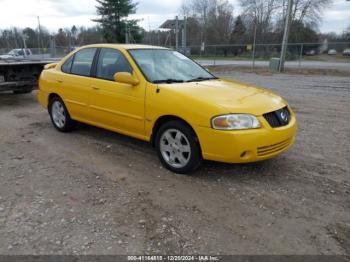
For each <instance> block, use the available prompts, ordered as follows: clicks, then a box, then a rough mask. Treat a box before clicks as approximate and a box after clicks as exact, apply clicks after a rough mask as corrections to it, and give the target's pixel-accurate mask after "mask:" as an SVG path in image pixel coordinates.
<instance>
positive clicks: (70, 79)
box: [58, 48, 97, 121]
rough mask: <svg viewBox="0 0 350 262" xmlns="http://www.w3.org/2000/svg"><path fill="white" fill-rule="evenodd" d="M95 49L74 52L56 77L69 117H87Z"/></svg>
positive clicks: (82, 118)
mask: <svg viewBox="0 0 350 262" xmlns="http://www.w3.org/2000/svg"><path fill="white" fill-rule="evenodd" d="M96 51H97V49H96V48H86V49H82V50H80V51H78V52H77V53H75V55H74V56H72V57H71V58H69V59H68V60H67V61H66V62H65V63H64V64H63V66H62V68H61V71H62V74H61V76H60V77H59V78H58V85H59V86H61V87H60V88H59V92H60V95H61V94H62V95H61V96H62V98H63V100H64V102H65V104H66V106H67V108H68V111H69V113H70V114H71V117H72V118H73V119H76V120H85V121H86V120H88V119H89V107H88V102H89V96H90V95H91V77H90V75H91V70H92V64H93V60H94V57H95V54H96Z"/></svg>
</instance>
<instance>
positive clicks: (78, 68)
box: [71, 48, 96, 76]
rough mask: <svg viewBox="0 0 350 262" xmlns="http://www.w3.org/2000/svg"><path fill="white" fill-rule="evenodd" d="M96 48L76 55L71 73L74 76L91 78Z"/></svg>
mask: <svg viewBox="0 0 350 262" xmlns="http://www.w3.org/2000/svg"><path fill="white" fill-rule="evenodd" d="M95 53H96V48H87V49H83V50H81V51H78V52H77V53H76V54H75V55H74V60H73V65H72V69H71V73H72V74H74V75H81V76H90V72H91V67H92V63H93V60H94V56H95Z"/></svg>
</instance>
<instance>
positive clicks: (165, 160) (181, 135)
mask: <svg viewBox="0 0 350 262" xmlns="http://www.w3.org/2000/svg"><path fill="white" fill-rule="evenodd" d="M156 150H157V154H158V157H159V159H160V162H161V163H162V165H163V166H164V167H165V168H167V169H168V170H170V171H172V172H174V173H177V174H190V173H193V172H194V171H196V170H197V169H198V168H199V167H200V166H201V164H202V161H203V160H202V153H201V149H200V145H199V142H198V138H197V136H196V134H195V133H194V131H193V130H192V129H191V128H190V127H189V126H188V125H187V124H185V123H183V122H181V121H170V122H167V123H165V124H163V125H162V126H161V127H160V129H159V131H158V133H157V135H156Z"/></svg>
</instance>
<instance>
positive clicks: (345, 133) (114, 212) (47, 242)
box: [0, 72, 350, 255]
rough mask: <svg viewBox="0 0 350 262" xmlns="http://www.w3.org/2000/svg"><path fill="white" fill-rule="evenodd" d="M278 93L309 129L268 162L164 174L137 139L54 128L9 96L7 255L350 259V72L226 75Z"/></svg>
mask: <svg viewBox="0 0 350 262" xmlns="http://www.w3.org/2000/svg"><path fill="white" fill-rule="evenodd" d="M220 74H222V75H224V76H226V77H231V78H236V79H239V80H242V81H245V82H251V83H255V84H258V85H261V86H265V87H268V88H271V89H273V90H275V91H277V92H278V93H280V94H281V95H282V96H284V97H285V98H286V99H287V100H288V101H289V102H290V104H291V105H292V107H293V108H294V109H295V111H296V113H297V116H298V120H299V126H300V127H299V134H298V138H297V141H296V144H295V146H294V147H293V148H292V149H291V150H290V151H289V152H287V153H285V154H283V155H281V156H280V157H278V158H276V159H273V160H269V161H266V162H262V163H257V164H249V165H226V164H220V163H213V162H207V163H205V165H204V167H203V168H202V169H201V170H200V171H199V172H197V173H196V174H195V175H194V176H181V175H174V174H172V173H170V172H168V171H166V170H164V169H163V168H161V167H160V164H159V161H158V159H157V157H156V154H155V152H154V150H153V149H152V148H151V147H150V146H149V145H148V144H147V143H144V142H141V141H138V140H134V139H131V138H128V137H124V136H121V135H118V134H115V133H111V132H108V131H104V130H101V129H98V128H94V127H90V126H86V125H81V126H79V128H78V129H77V130H76V131H74V132H72V133H70V134H61V133H59V132H57V131H55V130H54V129H53V127H52V126H51V123H50V121H49V117H48V115H47V112H46V111H45V110H43V109H42V108H41V107H40V106H39V105H38V104H37V103H36V100H35V93H33V94H30V95H20V96H14V95H12V94H0V126H1V127H0V181H1V183H0V254H148V253H152V254H169V253H171V254H195V253H201V254H213V255H214V254H347V255H349V254H350V201H349V200H350V139H349V136H350V123H349V115H350V77H330V76H313V77H308V76H295V75H293V76H292V75H274V76H272V75H256V74H249V73H238V72H234V73H232V72H231V73H220Z"/></svg>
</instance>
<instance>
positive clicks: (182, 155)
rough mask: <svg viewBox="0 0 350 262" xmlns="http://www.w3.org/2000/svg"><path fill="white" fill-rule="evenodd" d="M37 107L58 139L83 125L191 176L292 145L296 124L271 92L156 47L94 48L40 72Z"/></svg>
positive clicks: (271, 154) (267, 155) (276, 152)
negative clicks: (148, 149)
mask: <svg viewBox="0 0 350 262" xmlns="http://www.w3.org/2000/svg"><path fill="white" fill-rule="evenodd" d="M38 100H39V102H40V104H41V105H42V106H43V107H45V108H47V109H48V112H49V114H50V117H51V120H52V123H53V125H54V127H55V128H56V129H57V130H59V131H61V132H68V131H70V130H72V128H73V127H74V124H75V123H76V122H83V123H87V124H90V125H94V126H97V127H101V128H105V129H108V130H111V131H115V132H118V133H121V134H124V135H128V136H131V137H135V138H138V139H142V140H145V141H149V142H150V143H152V145H153V146H154V147H155V148H156V151H157V153H158V156H159V159H160V161H161V162H162V164H163V165H164V166H165V167H166V168H168V169H169V170H171V171H173V172H175V173H180V174H183V173H191V172H193V171H195V170H196V169H197V168H199V167H200V165H201V163H202V161H203V159H206V160H214V161H220V162H226V163H248V162H256V161H261V160H265V159H269V158H272V157H275V156H277V155H279V154H280V153H282V152H284V151H286V150H287V149H288V148H290V146H291V145H292V144H293V142H294V139H295V135H296V130H297V122H296V118H295V114H294V113H293V111H292V109H291V108H290V106H289V105H288V103H287V102H286V101H285V100H284V99H282V98H281V97H280V96H278V95H276V94H274V93H272V92H271V91H268V90H265V89H262V88H258V87H255V86H252V85H249V84H244V83H240V82H238V81H230V80H224V79H219V78H217V77H215V76H214V75H212V74H211V73H209V72H208V71H207V70H205V69H204V68H202V67H201V66H199V65H198V64H197V63H195V62H194V61H192V60H191V59H189V58H188V57H186V56H184V55H182V54H180V53H178V52H176V51H173V50H170V49H166V48H161V47H153V46H144V45H115V44H98V45H90V46H85V47H82V48H80V49H77V50H75V51H74V52H72V53H71V54H69V55H68V56H67V57H65V58H64V59H63V60H62V61H61V62H59V63H58V64H50V65H47V66H46V67H45V70H44V71H43V72H42V74H41V76H40V81H39V91H38Z"/></svg>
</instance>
